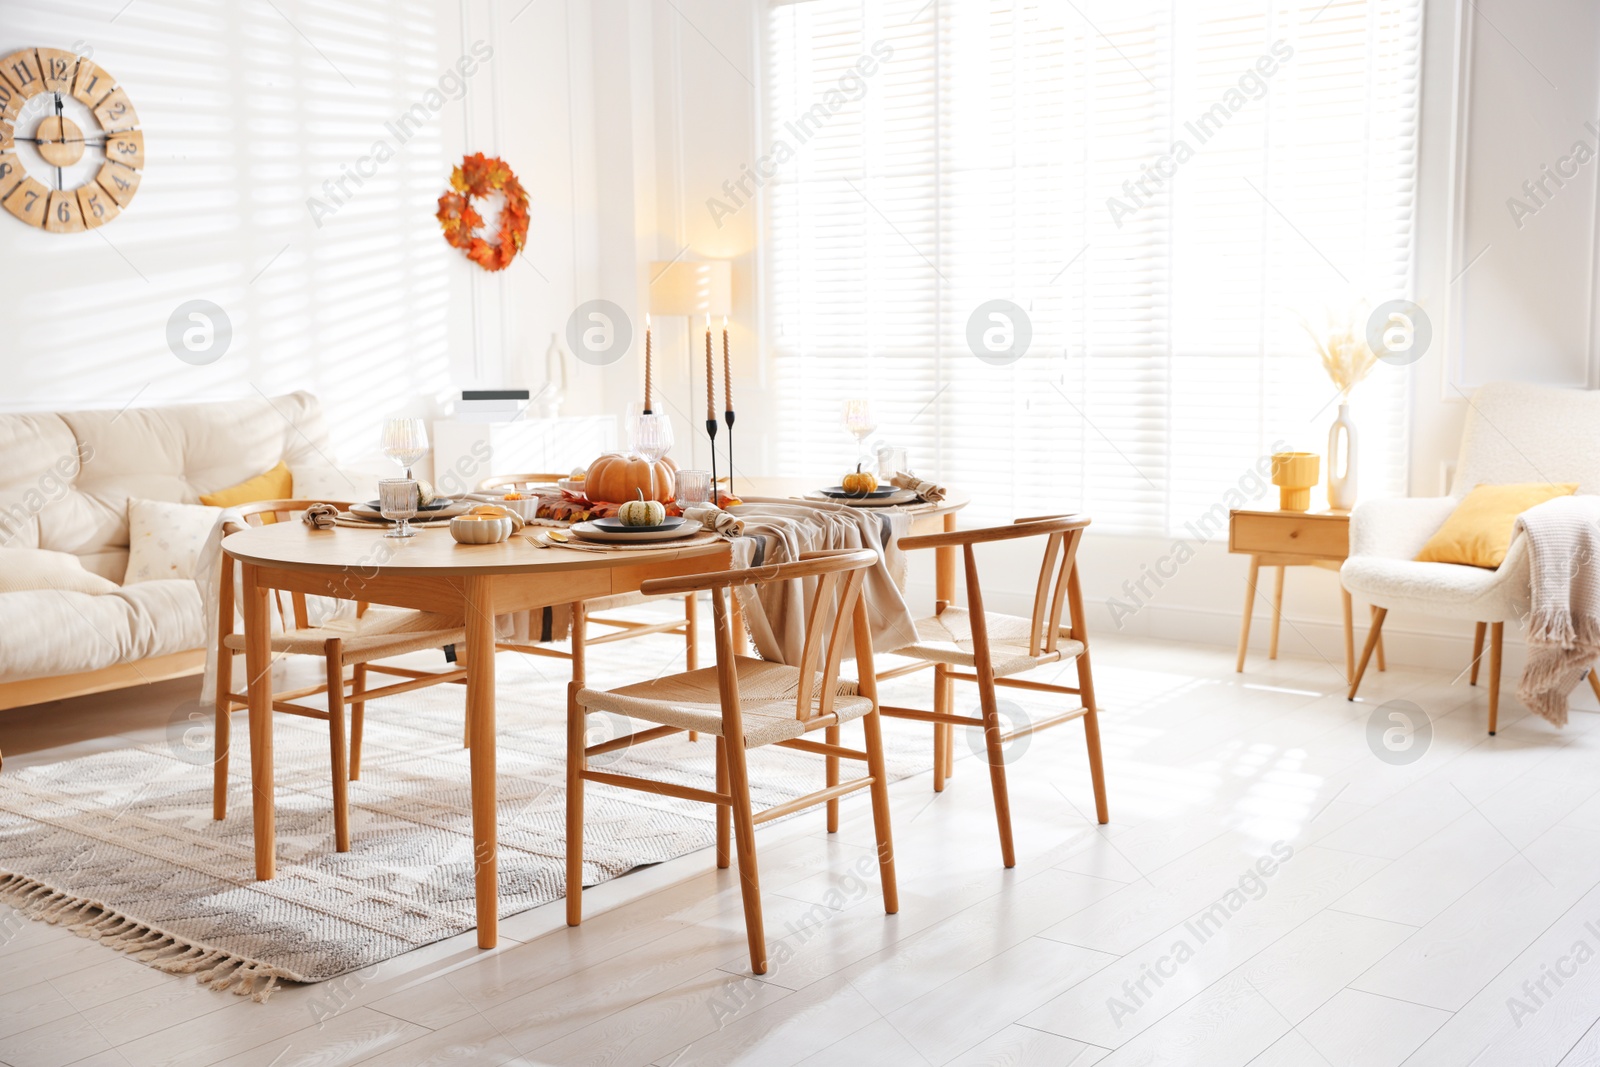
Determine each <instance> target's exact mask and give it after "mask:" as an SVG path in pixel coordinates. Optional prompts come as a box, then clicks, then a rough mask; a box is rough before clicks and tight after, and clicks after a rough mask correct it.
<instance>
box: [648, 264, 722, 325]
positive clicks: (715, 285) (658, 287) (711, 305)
mask: <svg viewBox="0 0 1600 1067" xmlns="http://www.w3.org/2000/svg"><path fill="white" fill-rule="evenodd" d="M650 279H651V281H650V314H652V315H668V316H671V315H687V316H689V317H690V318H699V317H701V316H704V315H717V316H720V315H729V314H732V313H733V271H732V269H731V268H730V266H729V264H728V261H727V260H725V259H717V260H712V261H710V262H704V263H696V262H691V261H686V260H677V261H676V262H672V263H652V264H650Z"/></svg>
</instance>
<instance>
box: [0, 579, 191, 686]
mask: <svg viewBox="0 0 1600 1067" xmlns="http://www.w3.org/2000/svg"><path fill="white" fill-rule="evenodd" d="M203 616H204V612H203V611H202V609H201V605H200V590H199V587H198V586H196V585H195V583H194V582H191V581H187V580H169V581H157V582H142V583H140V584H138V585H132V586H128V587H127V588H124V589H119V590H117V591H115V592H112V593H105V594H102V595H99V596H95V595H90V594H88V593H67V592H63V591H61V590H59V589H39V590H33V591H30V592H23V593H3V594H0V678H4V679H5V680H6V681H8V682H10V681H20V680H22V679H25V678H43V677H49V676H52V675H58V674H73V673H77V672H79V671H93V670H99V669H100V668H102V667H110V666H113V665H115V664H118V663H125V662H128V661H130V660H139V659H145V658H147V657H150V656H164V655H168V654H170V653H173V652H185V651H188V650H190V649H195V648H201V647H203V646H204V645H205V641H206V634H205V625H204V620H203Z"/></svg>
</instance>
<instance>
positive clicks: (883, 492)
mask: <svg viewBox="0 0 1600 1067" xmlns="http://www.w3.org/2000/svg"><path fill="white" fill-rule="evenodd" d="M818 492H820V493H821V494H822V495H823V496H832V497H838V498H840V499H841V500H881V499H882V498H884V497H886V496H893V495H894V494H896V493H898V492H900V490H898V489H896V488H895V487H894V486H892V485H890V486H879V487H878V488H877V489H874V490H873V491H872V492H870V493H852V492H850V491H849V490H847V489H846V488H845V487H844V486H842V485H830V486H828V488H826V489H819V490H818Z"/></svg>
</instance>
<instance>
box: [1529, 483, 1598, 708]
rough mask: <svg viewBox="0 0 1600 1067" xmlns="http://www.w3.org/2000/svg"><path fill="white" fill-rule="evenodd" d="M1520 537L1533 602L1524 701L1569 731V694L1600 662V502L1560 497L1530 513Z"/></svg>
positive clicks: (1583, 498)
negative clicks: (1524, 539)
mask: <svg viewBox="0 0 1600 1067" xmlns="http://www.w3.org/2000/svg"><path fill="white" fill-rule="evenodd" d="M1516 533H1520V534H1522V535H1524V536H1526V537H1527V539H1528V577H1529V581H1530V583H1531V585H1532V596H1533V610H1532V612H1531V613H1530V614H1529V616H1528V662H1527V665H1526V666H1525V667H1524V668H1523V670H1522V681H1521V682H1519V683H1518V685H1517V697H1518V699H1520V700H1521V701H1522V702H1523V703H1524V704H1526V705H1527V706H1528V708H1529V709H1530V710H1532V711H1534V712H1537V713H1538V714H1539V715H1541V716H1543V717H1544V718H1546V719H1548V720H1550V721H1551V722H1552V723H1554V724H1555V725H1557V726H1565V725H1566V723H1567V696H1568V694H1570V693H1571V692H1572V690H1573V689H1574V688H1576V687H1577V685H1578V683H1579V682H1581V681H1583V676H1584V673H1585V672H1586V671H1588V670H1589V668H1590V666H1591V665H1592V664H1593V663H1594V662H1595V659H1596V658H1597V657H1600V496H1562V497H1556V498H1555V499H1554V500H1549V501H1546V502H1545V503H1543V504H1539V505H1538V506H1536V507H1532V508H1529V509H1528V510H1527V511H1525V512H1523V513H1522V514H1521V515H1520V516H1518V518H1517V525H1516ZM1513 536H1515V534H1513Z"/></svg>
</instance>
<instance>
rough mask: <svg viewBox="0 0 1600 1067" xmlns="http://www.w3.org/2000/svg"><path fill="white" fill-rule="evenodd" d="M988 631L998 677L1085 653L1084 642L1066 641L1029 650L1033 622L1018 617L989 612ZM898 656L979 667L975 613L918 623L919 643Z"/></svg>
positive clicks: (954, 611) (951, 613) (954, 610)
mask: <svg viewBox="0 0 1600 1067" xmlns="http://www.w3.org/2000/svg"><path fill="white" fill-rule="evenodd" d="M983 618H984V622H985V623H986V624H987V625H988V628H989V655H990V656H991V658H992V660H993V663H994V673H995V674H997V675H1009V674H1021V673H1023V672H1024V671H1031V670H1033V669H1034V668H1035V667H1039V666H1042V665H1044V664H1046V663H1059V662H1061V661H1062V660H1064V659H1072V658H1073V657H1074V656H1076V655H1078V654H1079V653H1080V652H1082V651H1083V642H1082V641H1073V640H1063V641H1060V642H1059V643H1058V644H1057V645H1056V647H1055V649H1054V650H1048V649H1040V650H1039V653H1038V654H1037V655H1035V654H1033V653H1030V652H1029V651H1028V642H1029V640H1030V639H1031V637H1032V634H1033V622H1032V620H1030V619H1024V618H1020V617H1019V616H1016V615H998V614H996V613H994V612H992V611H986V612H984V615H983ZM895 655H897V656H910V657H912V658H914V659H921V660H926V661H928V662H929V663H948V664H949V665H951V666H952V667H976V666H977V665H978V653H977V649H976V647H975V646H974V644H973V639H972V614H971V612H969V611H968V610H967V609H966V608H958V607H954V606H952V607H947V608H945V609H944V611H942V612H940V613H939V614H937V615H930V616H929V617H928V618H925V619H918V620H917V643H916V644H914V645H907V646H906V647H905V648H897V649H895Z"/></svg>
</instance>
